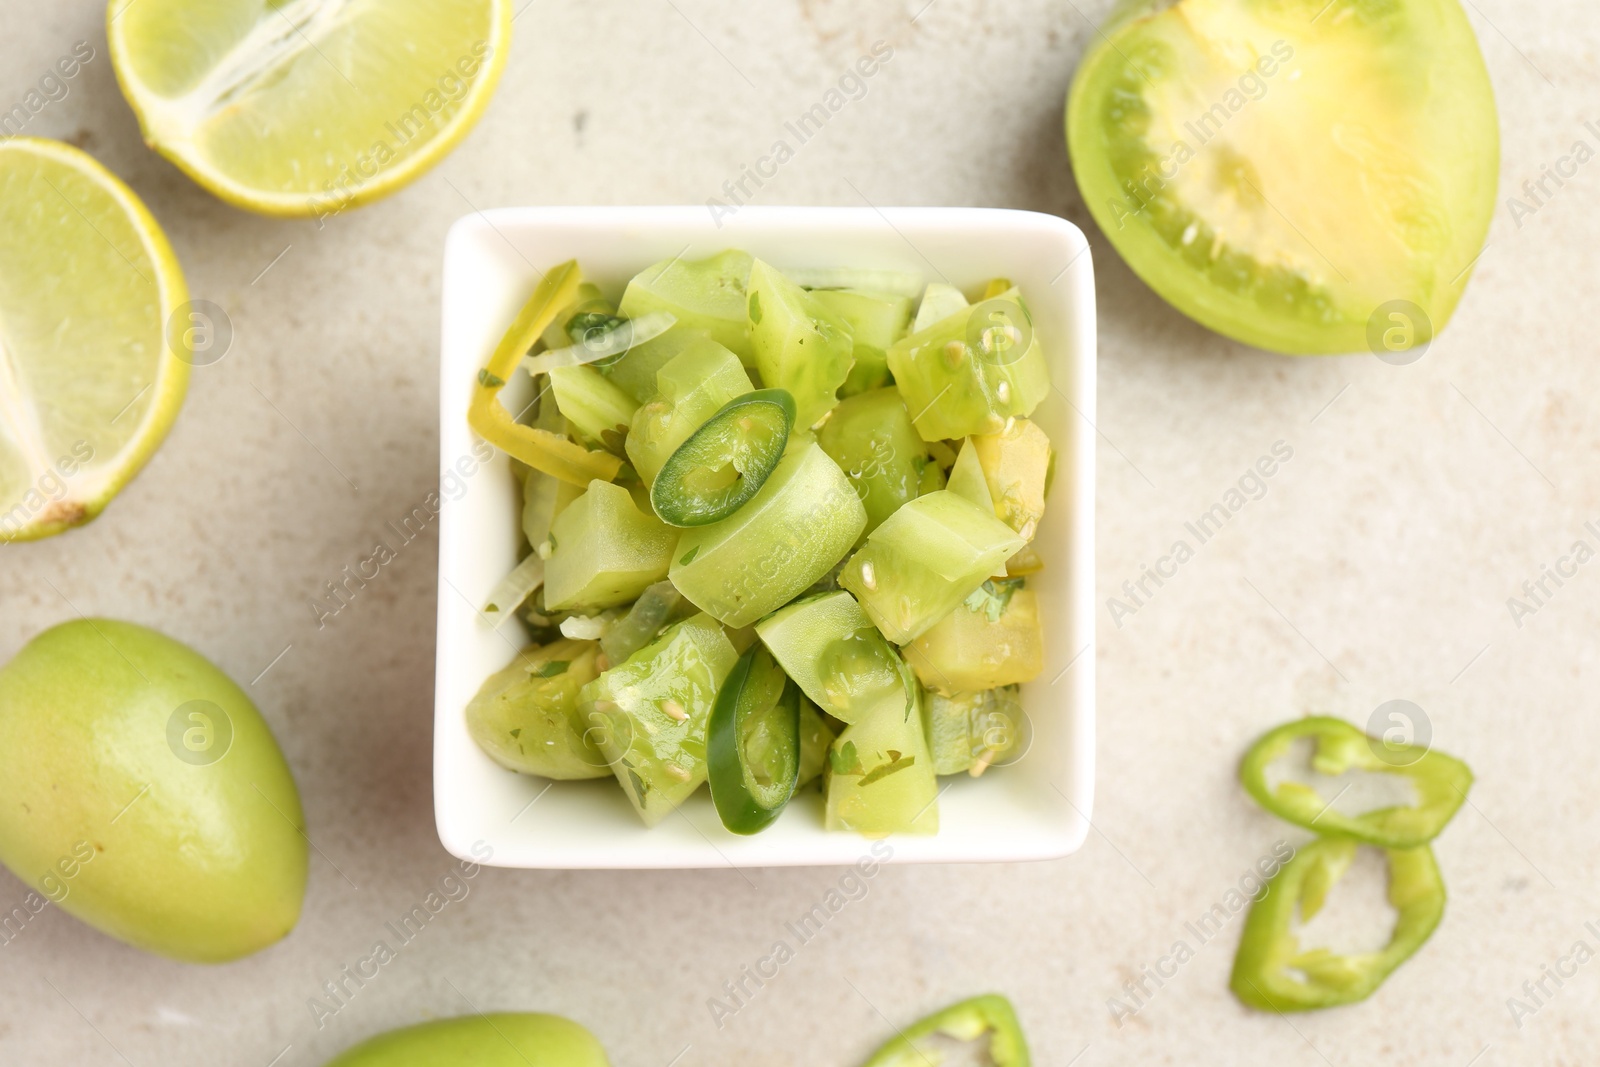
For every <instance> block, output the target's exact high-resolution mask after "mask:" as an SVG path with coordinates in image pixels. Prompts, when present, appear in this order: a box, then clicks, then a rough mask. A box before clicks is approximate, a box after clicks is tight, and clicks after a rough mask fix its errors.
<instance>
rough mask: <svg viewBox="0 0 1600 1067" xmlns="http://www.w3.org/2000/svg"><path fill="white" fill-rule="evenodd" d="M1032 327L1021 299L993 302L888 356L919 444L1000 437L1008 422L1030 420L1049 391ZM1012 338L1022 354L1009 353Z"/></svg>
mask: <svg viewBox="0 0 1600 1067" xmlns="http://www.w3.org/2000/svg"><path fill="white" fill-rule="evenodd" d="M1029 322H1030V320H1029V319H1028V312H1027V308H1026V306H1025V305H1023V304H1022V302H1021V301H1020V299H1017V298H1015V297H1010V296H1007V297H996V298H995V299H993V300H985V301H984V302H983V303H981V304H975V305H973V306H972V307H971V308H969V309H967V311H966V312H965V313H958V314H956V315H952V316H950V317H948V318H946V319H942V320H940V321H939V322H936V323H934V324H933V325H932V326H929V327H927V328H926V329H924V330H921V331H919V332H917V333H914V334H912V335H911V336H910V337H907V338H905V339H904V340H901V341H898V342H896V343H895V344H894V345H893V347H891V348H890V349H889V369H890V370H891V371H892V372H893V373H894V381H895V387H896V388H897V389H899V390H900V392H901V393H902V394H903V395H904V396H905V399H906V407H908V408H910V409H911V411H912V412H913V413H916V417H915V418H914V419H913V420H912V421H913V422H914V423H915V424H916V427H917V432H918V433H919V434H921V435H922V437H923V439H924V440H927V441H935V440H940V439H943V438H951V437H965V436H967V435H968V434H978V433H999V432H1000V431H1001V429H1003V428H1004V426H1005V423H1006V420H1007V419H1008V418H1013V417H1021V416H1025V415H1029V414H1031V413H1032V412H1033V409H1034V408H1035V407H1037V406H1038V405H1039V402H1040V401H1041V400H1043V399H1044V398H1045V394H1047V393H1048V392H1049V391H1050V372H1049V368H1048V367H1047V365H1046V364H1045V359H1044V350H1043V349H1042V348H1041V347H1040V344H1039V337H1038V334H1037V333H1035V332H1034V330H1033V328H1032V326H1031V325H1030V324H1029ZM1015 335H1026V337H1027V347H1026V348H1025V349H1023V350H1022V351H1021V352H1017V351H1016V350H1015V349H1014V348H1008V347H1007V345H1009V344H1010V343H1011V342H1010V341H1009V340H1008V338H1011V337H1013V336H1015ZM1018 344H1019V345H1020V342H1018Z"/></svg>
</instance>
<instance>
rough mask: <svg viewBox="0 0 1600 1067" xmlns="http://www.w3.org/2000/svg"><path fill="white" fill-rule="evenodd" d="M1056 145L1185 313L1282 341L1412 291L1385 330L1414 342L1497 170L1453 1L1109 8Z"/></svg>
mask: <svg viewBox="0 0 1600 1067" xmlns="http://www.w3.org/2000/svg"><path fill="white" fill-rule="evenodd" d="M1067 142H1068V147H1069V149H1070V151H1071V155H1072V165H1073V170H1074V172H1075V173H1076V175H1077V179H1078V184H1079V188H1080V189H1081V191H1082V193H1083V196H1084V200H1085V202H1086V203H1087V204H1088V207H1089V210H1090V212H1091V213H1092V214H1093V215H1094V217H1095V221H1096V222H1097V223H1098V224H1099V225H1100V227H1101V229H1102V230H1104V231H1105V233H1106V236H1107V237H1108V238H1110V240H1111V242H1112V244H1113V245H1115V246H1116V249H1117V251H1118V252H1119V253H1120V254H1121V255H1122V257H1123V258H1124V259H1125V260H1127V262H1128V265H1129V266H1130V267H1132V268H1133V270H1134V271H1135V273H1137V274H1138V275H1139V276H1140V277H1141V278H1143V279H1144V281H1145V282H1146V283H1148V284H1149V285H1150V286H1151V288H1153V289H1155V290H1156V292H1157V293H1159V294H1160V295H1161V296H1162V297H1164V298H1165V299H1166V300H1168V301H1169V302H1171V303H1172V304H1173V305H1174V306H1176V307H1177V308H1178V309H1179V310H1180V311H1182V312H1184V313H1185V314H1187V315H1189V316H1190V317H1192V318H1194V319H1196V320H1197V321H1199V322H1200V323H1201V324H1203V325H1205V326H1208V327H1210V328H1211V329H1214V330H1216V331H1218V332H1219V333H1223V334H1226V335H1227V336H1229V337H1233V338H1235V339H1237V340H1240V341H1243V342H1245V343H1247V344H1253V345H1257V346H1259V347H1262V348H1267V349H1272V350H1275V351H1280V352H1286V353H1291V354H1314V353H1338V352H1353V351H1359V350H1361V349H1363V348H1368V347H1369V346H1373V345H1374V344H1375V342H1374V341H1373V340H1372V339H1371V335H1370V333H1369V324H1371V323H1373V322H1378V321H1381V322H1382V324H1383V326H1385V327H1387V326H1389V325H1390V324H1391V320H1390V318H1389V317H1388V315H1387V314H1386V312H1387V311H1389V310H1391V309H1392V306H1393V305H1396V304H1397V302H1408V303H1409V304H1411V305H1415V310H1407V309H1404V308H1402V310H1403V311H1405V313H1406V318H1407V322H1408V324H1409V325H1410V326H1411V327H1412V330H1411V332H1410V334H1408V335H1406V340H1405V343H1406V344H1408V345H1409V344H1417V343H1422V342H1425V341H1427V340H1429V339H1431V337H1432V336H1433V334H1434V333H1435V332H1437V331H1438V330H1439V329H1442V328H1443V326H1444V324H1445V323H1446V321H1448V319H1449V318H1450V315H1451V314H1452V312H1453V311H1454V310H1455V306H1456V303H1457V302H1458V301H1459V300H1460V298H1461V293H1462V290H1463V288H1464V287H1465V285H1466V283H1467V279H1468V277H1469V275H1470V274H1471V268H1472V266H1473V264H1474V261H1475V260H1476V257H1477V256H1478V255H1479V253H1480V251H1481V249H1482V247H1483V240H1484V236H1485V234H1486V233H1487V231H1488V226H1489V220H1490V216H1491V215H1492V214H1493V211H1494V202H1495V187H1496V181H1497V176H1498V172H1499V136H1498V130H1497V126H1496V117H1495V105H1494V95H1493V91H1492V89H1491V88H1490V85H1489V79H1488V74H1487V71H1486V70H1485V69H1484V65H1483V58H1482V56H1481V54H1480V53H1479V51H1478V46H1477V41H1476V38H1475V37H1474V36H1473V32H1472V29H1471V27H1470V25H1469V24H1468V23H1467V20H1466V17H1465V15H1464V14H1463V13H1462V10H1461V8H1460V6H1459V5H1458V3H1457V0H1333V2H1332V3H1329V0H1177V2H1176V3H1172V4H1168V5H1165V6H1162V5H1156V4H1150V3H1140V4H1136V5H1134V6H1132V7H1124V8H1123V9H1122V10H1121V11H1120V12H1119V13H1118V15H1117V16H1115V17H1114V18H1113V20H1112V23H1111V24H1110V25H1108V26H1107V27H1106V28H1105V30H1104V36H1103V38H1102V39H1101V40H1100V41H1099V43H1098V44H1097V46H1096V47H1095V48H1094V49H1093V50H1092V51H1091V53H1090V54H1089V56H1088V57H1087V58H1086V59H1085V60H1084V62H1083V64H1082V66H1081V67H1080V68H1079V70H1078V73H1077V75H1076V77H1075V78H1074V80H1073V85H1072V90H1071V93H1070V95H1069V97H1068V101H1067ZM1386 306H1391V307H1386ZM1381 333H1382V331H1381V330H1380V331H1379V336H1381ZM1384 344H1385V346H1386V347H1389V348H1391V349H1392V348H1393V343H1392V342H1391V341H1390V340H1385V342H1384ZM1373 350H1374V351H1377V349H1376V347H1374V349H1373Z"/></svg>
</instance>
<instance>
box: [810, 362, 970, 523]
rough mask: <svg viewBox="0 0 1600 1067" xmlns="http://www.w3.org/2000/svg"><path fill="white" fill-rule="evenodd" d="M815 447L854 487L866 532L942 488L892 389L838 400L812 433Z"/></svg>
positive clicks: (920, 441) (896, 394)
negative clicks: (904, 506) (864, 513)
mask: <svg viewBox="0 0 1600 1067" xmlns="http://www.w3.org/2000/svg"><path fill="white" fill-rule="evenodd" d="M817 444H819V445H821V446H822V450H823V451H824V452H826V453H827V454H828V455H829V456H831V457H833V461H834V462H835V463H837V464H839V466H840V468H842V469H843V470H844V473H845V477H847V478H849V479H850V484H851V485H853V486H855V490H856V492H857V493H858V494H859V495H860V497H861V503H862V504H863V505H865V506H866V509H867V532H868V533H871V532H872V531H873V530H875V529H877V528H878V524H879V523H881V522H883V520H884V519H887V518H888V517H889V516H890V515H892V514H894V512H895V510H896V509H898V508H899V507H900V505H902V504H904V503H905V502H906V501H908V500H915V499H916V498H917V497H918V496H920V495H921V494H923V493H926V492H932V491H933V490H935V489H939V488H942V485H941V484H939V483H941V482H942V481H943V476H942V475H941V474H940V472H939V467H938V465H937V464H936V463H934V462H933V461H932V460H931V459H929V458H928V446H927V445H925V444H924V443H923V441H922V438H920V437H918V436H917V431H916V428H915V427H914V426H912V425H911V414H910V412H908V411H906V405H905V402H904V401H903V400H901V399H900V393H899V392H898V391H897V390H895V389H893V388H889V389H874V390H872V391H871V392H869V393H862V394H860V395H859V396H853V397H850V398H849V399H847V400H841V401H840V402H839V406H838V407H836V408H834V409H833V415H832V416H831V417H830V418H829V419H828V421H827V422H825V423H823V424H822V429H820V430H818V431H817Z"/></svg>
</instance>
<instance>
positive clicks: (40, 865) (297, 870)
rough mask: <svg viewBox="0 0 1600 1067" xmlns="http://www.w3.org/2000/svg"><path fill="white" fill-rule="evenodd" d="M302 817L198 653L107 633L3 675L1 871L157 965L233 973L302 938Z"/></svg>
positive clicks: (62, 636) (75, 640)
mask: <svg viewBox="0 0 1600 1067" xmlns="http://www.w3.org/2000/svg"><path fill="white" fill-rule="evenodd" d="M304 827H305V820H304V817H303V815H302V814H301V811H300V794H299V792H298V791H297V790H296V788H295V783H294V778H293V777H292V776H291V775H290V772H289V767H288V764H286V763H285V762H284V759H283V753H282V752H280V751H279V749H278V744H277V742H276V741H275V740H274V739H273V737H272V733H271V731H270V730H269V729H268V728H267V724H266V723H265V722H264V721H263V720H262V718H261V715H260V713H259V712H258V711H256V708H255V705H254V704H252V703H251V702H250V698H249V697H247V696H246V695H245V693H244V691H243V690H242V689H240V688H239V687H238V686H237V685H235V684H234V683H233V682H232V681H231V680H230V679H229V678H228V677H227V676H226V675H224V674H223V673H222V672H221V671H219V670H218V669H217V668H216V667H214V666H213V665H212V664H211V663H210V662H209V661H207V660H206V659H205V658H204V657H202V656H201V655H200V654H199V653H197V652H195V651H194V650H193V649H191V648H189V647H188V646H186V645H182V644H179V643H178V642H177V641H174V640H172V639H171V638H169V637H165V636H163V635H162V634H159V633H157V632H155V631H154V630H150V629H146V628H145V627H143V626H136V625H134V624H132V623H125V622H115V621H112V620H109V619H82V620H80V621H77V622H69V623H65V624H63V625H61V626H57V627H54V628H53V629H50V630H46V631H45V632H44V633H42V634H40V635H38V636H37V637H35V638H34V639H33V640H32V641H30V642H29V643H28V644H27V646H25V647H24V648H23V649H22V651H21V652H19V653H17V656H16V658H15V659H13V660H12V661H11V662H10V663H8V664H7V665H6V666H5V667H4V668H0V862H3V863H4V864H5V865H6V866H7V867H9V868H11V870H12V871H13V872H15V873H16V874H17V876H18V877H20V878H22V879H23V880H24V881H26V882H28V883H30V884H32V885H34V886H36V887H38V889H39V891H40V892H41V893H42V894H43V895H44V896H45V897H47V898H48V899H50V900H51V901H53V902H54V903H55V904H57V905H59V906H60V907H61V908H62V909H63V910H64V911H66V912H68V913H69V914H71V915H74V916H76V917H77V918H79V919H82V920H83V921H84V922H86V923H88V924H89V925H91V926H94V927H96V928H97V929H100V930H102V931H104V932H105V933H108V934H110V935H111V936H113V937H116V938H119V939H120V940H123V941H126V942H127V943H128V944H130V945H135V946H137V947H139V948H142V949H146V950H148V951H150V952H155V953H159V954H160V955H163V956H170V957H172V958H173V959H178V960H186V961H191V962H203V963H214V962H221V961H225V960H233V959H238V958H239V957H241V956H248V955H249V954H251V953H252V952H256V951H259V950H260V949H262V948H265V947H266V946H268V945H270V944H272V943H273V942H275V941H277V940H279V939H280V938H282V937H283V936H284V935H286V934H287V933H288V932H289V931H290V930H291V929H293V928H294V925H295V922H296V921H297V920H298V919H299V917H300V906H301V903H302V901H303V900H304V898H305V887H306V864H307V855H306V837H305V830H304Z"/></svg>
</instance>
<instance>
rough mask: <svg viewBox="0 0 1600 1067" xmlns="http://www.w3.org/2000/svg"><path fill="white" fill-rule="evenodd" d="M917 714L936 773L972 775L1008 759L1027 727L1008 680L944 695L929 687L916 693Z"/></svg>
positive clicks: (1019, 702) (1014, 692) (1019, 704)
mask: <svg viewBox="0 0 1600 1067" xmlns="http://www.w3.org/2000/svg"><path fill="white" fill-rule="evenodd" d="M922 715H923V720H924V725H925V726H926V727H927V730H928V748H929V750H930V751H931V752H932V753H933V770H934V773H936V774H960V773H961V772H962V771H965V772H967V773H968V774H970V775H972V777H974V778H976V777H978V776H979V775H981V774H983V772H984V771H986V770H988V769H989V768H990V767H992V766H994V765H995V764H997V763H1004V762H1005V761H1006V760H1007V759H1009V758H1010V757H1011V756H1012V755H1013V754H1014V753H1015V752H1016V751H1017V749H1018V748H1019V747H1020V746H1021V745H1022V741H1023V737H1024V733H1025V731H1026V728H1027V727H1026V723H1025V721H1024V719H1023V714H1022V702H1021V700H1020V699H1018V697H1017V691H1016V689H1015V687H1012V686H1007V687H1005V688H1004V689H989V690H985V691H984V692H982V693H952V694H950V695H948V696H946V695H945V694H943V693H940V692H938V691H936V690H933V689H929V690H927V691H925V692H924V693H923V694H922Z"/></svg>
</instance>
